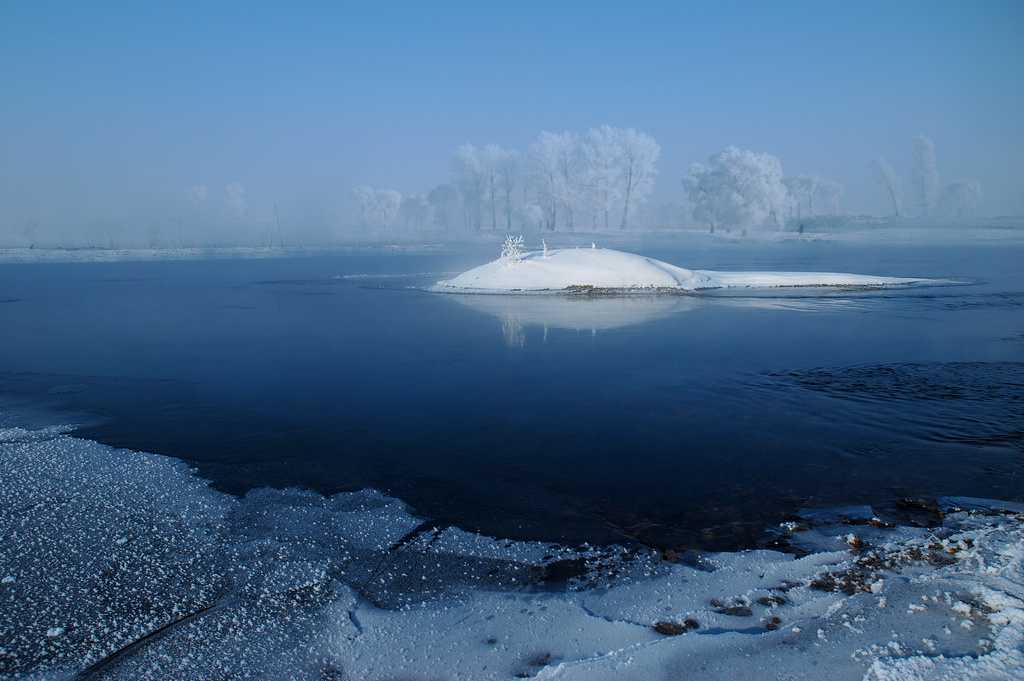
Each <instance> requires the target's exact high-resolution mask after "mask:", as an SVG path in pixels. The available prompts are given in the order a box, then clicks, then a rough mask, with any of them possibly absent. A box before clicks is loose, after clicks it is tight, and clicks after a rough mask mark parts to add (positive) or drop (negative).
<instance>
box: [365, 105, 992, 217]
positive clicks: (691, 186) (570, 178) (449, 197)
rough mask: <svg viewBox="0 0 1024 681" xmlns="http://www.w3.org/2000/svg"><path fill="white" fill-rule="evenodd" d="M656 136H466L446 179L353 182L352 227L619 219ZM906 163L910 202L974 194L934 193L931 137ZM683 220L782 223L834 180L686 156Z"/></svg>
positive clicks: (649, 171) (628, 213)
mask: <svg viewBox="0 0 1024 681" xmlns="http://www.w3.org/2000/svg"><path fill="white" fill-rule="evenodd" d="M659 153H660V148H659V147H658V144H657V143H656V142H655V141H654V139H653V138H652V137H650V136H649V135H646V134H644V133H642V132H637V131H636V130H634V129H633V128H624V129H623V128H613V127H611V126H607V125H605V126H601V127H600V128H591V129H590V130H589V131H588V132H587V133H586V135H584V136H582V137H581V136H579V135H576V134H575V133H569V132H566V133H562V134H554V133H550V132H543V133H541V135H540V137H539V138H538V139H537V141H536V142H534V143H533V144H532V145H531V146H530V149H529V151H528V152H527V153H526V155H525V156H522V155H520V153H519V152H518V151H516V150H515V149H504V148H502V147H500V146H498V145H496V144H488V145H486V146H484V147H483V148H478V147H475V146H473V145H471V144H466V145H463V146H461V147H459V148H458V149H457V150H456V152H455V153H454V155H453V157H452V163H451V170H452V182H451V183H449V184H442V185H439V186H438V187H435V188H434V189H433V190H432V191H431V192H430V193H429V194H426V195H412V196H409V197H406V198H405V199H403V198H402V196H401V195H400V194H399V193H398V192H396V191H394V190H390V189H372V188H370V187H357V188H356V189H354V190H352V192H351V194H350V197H349V198H350V203H351V205H352V210H353V212H354V214H355V215H356V216H357V218H358V220H359V223H360V224H361V225H362V226H363V227H364V228H380V227H383V228H385V229H386V228H389V227H391V226H393V225H396V224H398V225H404V226H405V227H407V228H415V229H424V228H427V227H433V228H439V229H450V228H455V227H461V228H464V229H473V230H479V229H494V230H497V229H502V230H507V231H513V229H523V230H530V229H537V230H547V231H554V230H555V229H564V230H567V231H572V230H574V229H576V228H577V227H578V226H580V225H582V226H584V227H585V228H589V229H612V228H616V227H617V228H619V229H626V228H627V227H628V226H629V221H630V218H631V217H632V216H633V215H634V213H635V212H636V209H637V208H638V206H640V205H641V204H642V203H644V202H645V201H646V199H647V197H648V195H649V194H650V191H651V189H652V187H653V184H654V179H653V178H654V175H655V173H656V172H657V161H658V155H659ZM874 166H875V172H876V178H877V180H878V182H879V184H880V185H882V187H883V188H884V189H885V191H886V194H887V196H889V197H890V198H891V199H892V202H893V206H894V212H895V215H896V217H901V216H902V212H901V211H902V208H901V205H902V204H901V201H902V180H901V179H900V178H899V176H898V175H896V173H895V172H894V171H893V170H892V169H891V168H890V167H889V165H888V164H887V163H886V162H885V160H884V159H882V158H881V157H879V158H878V159H876V161H875V164H874ZM914 167H915V174H916V184H917V186H918V189H919V191H920V193H919V195H918V196H919V199H920V202H921V205H922V214H923V215H926V216H927V215H928V214H929V211H930V210H932V209H933V205H934V206H936V207H937V208H940V209H941V210H942V212H943V213H946V214H955V215H960V214H961V213H963V212H964V211H965V210H968V209H970V208H972V207H973V206H974V205H975V204H976V202H977V199H978V197H979V196H980V194H981V188H980V186H979V185H978V183H977V182H975V181H973V180H957V181H955V182H953V183H951V184H950V185H948V186H947V187H946V189H945V191H943V192H942V193H941V195H939V192H938V171H937V170H936V167H935V154H934V146H933V145H932V143H931V141H930V140H928V138H926V137H924V136H921V135H919V136H918V137H917V138H916V139H915V166H914ZM682 184H683V188H684V189H685V192H686V196H687V198H688V200H689V205H688V210H687V212H688V213H689V216H690V218H691V219H692V221H693V223H695V224H697V225H701V226H704V227H706V228H708V229H709V230H710V231H712V232H714V231H715V230H716V229H717V228H719V227H725V228H728V229H737V230H746V229H759V228H761V229H773V230H778V229H782V228H783V226H784V225H785V224H786V221H787V220H790V219H794V218H795V219H796V220H797V221H801V220H804V219H806V218H807V217H810V216H813V215H815V214H838V212H839V198H840V195H841V194H842V191H843V188H842V186H841V185H839V184H837V183H835V182H832V181H830V180H826V179H823V178H821V177H818V176H816V175H792V176H784V175H783V173H782V163H781V161H779V159H778V158H777V157H775V156H772V155H771V154H768V153H754V152H752V151H747V150H741V149H738V148H736V147H728V148H726V149H725V150H723V151H722V152H720V153H718V154H715V155H713V156H711V157H710V158H709V159H708V162H707V165H703V164H700V163H694V164H693V165H692V166H691V167H690V171H689V172H688V173H687V175H686V177H685V178H683V181H682Z"/></svg>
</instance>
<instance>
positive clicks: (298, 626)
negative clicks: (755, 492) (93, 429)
mask: <svg viewBox="0 0 1024 681" xmlns="http://www.w3.org/2000/svg"><path fill="white" fill-rule="evenodd" d="M0 479H2V480H3V483H4V484H3V485H2V487H0V575H3V577H2V579H0V678H4V679H15V678H18V679H21V678H29V679H44V678H45V679H51V678H78V679H85V678H93V679H98V678H103V679H166V678H175V679H210V678H241V679H248V678H256V679H258V678H266V679H277V678H317V679H367V680H373V679H395V678H402V679H427V678H430V679H434V678H445V679H515V678H530V677H532V678H536V679H562V680H570V679H588V680H595V679H597V680H600V679H613V678H614V679H651V678H678V679H687V678H700V679H733V678H786V679H820V678H822V673H823V670H828V677H829V678H830V679H832V680H834V681H842V680H844V679H869V680H872V681H882V680H890V679H901V680H907V679H910V680H916V679H920V680H922V681H923V680H925V679H928V680H934V679H996V680H1003V679H1006V680H1009V679H1019V678H1021V676H1022V674H1024V514H1022V513H1021V511H1022V509H1021V508H1019V507H1016V506H1015V505H1012V504H1000V503H994V502H989V501H986V500H981V499H966V498H963V499H961V498H951V499H945V500H943V502H942V503H944V504H945V505H946V506H948V507H952V508H953V509H958V508H960V509H964V510H951V511H950V512H949V513H947V514H946V515H945V516H944V520H943V522H942V524H941V525H939V526H937V527H932V528H893V527H891V526H889V525H887V524H885V523H884V522H881V521H879V520H878V519H877V518H874V516H873V514H872V512H871V509H870V508H861V509H852V510H851V509H838V510H835V512H832V513H830V512H827V511H825V512H816V513H808V514H807V515H806V518H804V519H803V520H802V521H801V522H792V523H786V524H785V525H783V526H780V527H779V528H778V530H777V532H778V539H779V545H780V546H781V545H786V546H789V547H790V552H788V553H781V552H775V551H749V552H743V553H736V554H710V555H705V556H700V557H685V559H684V557H683V556H679V555H676V554H671V553H669V554H660V553H657V552H653V551H647V550H638V549H627V548H624V547H614V546H613V547H605V548H594V547H586V546H584V547H578V548H569V547H564V546H555V545H547V544H540V543H530V542H512V541H505V540H498V539H492V538H488V537H484V536H479V535H474V534H469V533H466V532H463V531H461V530H458V529H455V528H451V527H435V526H434V525H432V524H431V523H429V522H423V521H422V520H421V519H419V518H416V517H415V516H413V515H412V514H410V513H409V512H408V510H407V509H406V507H405V506H404V504H402V502H400V501H398V500H396V499H393V498H390V497H387V496H385V495H383V494H380V493H378V492H375V491H372V490H365V491H362V492H355V493H347V494H338V495H336V496H333V497H330V498H325V497H322V496H320V495H317V494H314V493H311V492H305V491H299V490H272V489H259V490H254V491H252V492H250V493H249V495H247V496H246V497H245V498H243V499H234V498H232V497H229V496H227V495H224V494H221V493H218V492H215V491H212V490H211V489H209V487H208V486H207V485H206V484H205V483H204V482H203V481H202V480H200V479H198V478H196V477H195V476H194V475H193V473H192V472H191V471H190V470H189V469H188V468H187V467H186V466H184V465H183V464H181V463H179V462H176V461H174V460H172V459H168V458H164V457H160V456H155V455H149V454H144V453H139V452H133V451H125V450H117V449H112V448H110V447H106V446H103V445H100V444H97V443H95V442H90V441H87V440H82V439H78V438H74V437H72V436H70V435H69V434H67V429H64V428H59V427H54V428H47V429H43V430H36V431H29V430H24V429H21V428H16V427H12V428H3V429H0Z"/></svg>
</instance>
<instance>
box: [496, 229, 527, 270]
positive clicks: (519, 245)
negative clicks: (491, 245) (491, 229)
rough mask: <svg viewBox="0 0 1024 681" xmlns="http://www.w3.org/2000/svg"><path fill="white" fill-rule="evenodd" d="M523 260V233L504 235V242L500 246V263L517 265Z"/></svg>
mask: <svg viewBox="0 0 1024 681" xmlns="http://www.w3.org/2000/svg"><path fill="white" fill-rule="evenodd" d="M522 261H523V235H522V234H520V235H519V236H512V235H511V234H509V235H508V236H507V237H505V244H504V245H503V246H502V247H501V265H502V267H504V266H505V265H518V264H519V263H521V262H522Z"/></svg>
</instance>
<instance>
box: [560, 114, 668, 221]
mask: <svg viewBox="0 0 1024 681" xmlns="http://www.w3.org/2000/svg"><path fill="white" fill-rule="evenodd" d="M660 152H661V149H660V148H659V147H658V144H657V143H656V142H655V141H654V138H652V137H651V136H650V135H647V134H644V133H642V132H637V131H636V130H634V129H633V128H625V129H623V128H613V127H611V126H610V125H602V126H601V127H600V128H591V129H590V130H589V131H588V132H587V134H586V136H585V137H584V138H583V141H582V143H581V145H580V154H581V157H582V160H583V163H582V166H583V168H582V173H581V183H582V185H583V189H584V190H585V191H584V192H583V195H584V198H585V201H586V204H587V206H588V207H589V208H590V211H591V216H592V220H593V224H594V227H595V228H596V227H597V226H598V222H599V220H600V221H601V222H602V223H603V224H604V227H605V228H606V229H607V228H608V226H609V216H610V214H611V212H612V211H613V210H621V219H620V220H619V226H620V228H622V229H625V228H626V226H627V225H628V222H629V217H630V216H631V215H632V214H633V212H634V211H635V210H636V207H637V206H638V205H639V204H641V203H642V202H643V201H644V200H645V199H646V198H647V195H648V194H649V193H650V191H651V188H652V187H653V185H654V179H653V175H654V174H655V173H656V172H657V161H658V155H659V154H660Z"/></svg>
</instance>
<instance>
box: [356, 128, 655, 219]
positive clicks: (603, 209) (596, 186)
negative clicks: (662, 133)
mask: <svg viewBox="0 0 1024 681" xmlns="http://www.w3.org/2000/svg"><path fill="white" fill-rule="evenodd" d="M660 152H661V149H660V147H659V146H658V144H657V142H655V141H654V139H653V138H652V137H651V136H650V135H647V134H645V133H642V132H638V131H636V130H634V129H633V128H613V127H611V126H608V125H604V126H601V127H600V128H592V129H591V130H589V131H588V132H587V134H586V135H584V136H583V137H580V136H579V135H577V134H575V133H571V132H565V133H561V134H555V133H550V132H542V133H541V135H540V137H539V138H538V139H537V141H536V142H534V143H533V144H532V145H531V146H530V149H529V151H527V153H526V154H525V156H523V155H522V154H520V153H519V151H517V150H516V149H504V148H502V147H500V146H498V145H497V144H488V145H486V146H484V147H483V148H478V147H475V146H473V145H472V144H464V145H463V146H461V147H459V148H458V149H456V150H455V153H454V154H453V156H452V161H451V170H452V181H451V183H446V184H442V185H439V186H437V187H435V188H434V189H433V190H431V191H430V193H429V194H427V195H426V196H423V195H412V196H409V197H407V198H405V199H404V200H403V199H401V197H398V210H397V221H398V222H399V223H400V224H403V225H405V227H407V228H414V229H423V228H425V227H428V226H432V227H434V228H439V229H451V228H455V227H459V228H463V229H471V230H480V229H499V228H500V229H504V230H508V231H511V230H512V229H513V227H514V226H516V227H520V228H524V229H539V230H547V231H554V230H556V229H564V230H567V231H572V230H574V229H576V227H577V225H578V224H586V225H587V226H588V227H590V228H593V229H597V228H604V229H609V228H611V227H612V226H613V225H614V226H616V227H618V228H619V229H626V228H627V227H628V226H629V220H630V218H631V217H632V216H633V215H634V214H635V212H636V209H637V207H639V206H640V205H641V204H643V203H644V202H645V201H646V200H647V196H648V195H649V194H650V192H651V188H652V187H653V186H654V175H655V173H657V162H658V155H659V154H660ZM389 191H391V190H375V189H371V188H369V187H357V188H355V189H353V190H352V192H351V193H350V194H349V200H350V203H351V207H352V211H353V214H354V215H355V216H356V217H357V218H358V221H359V222H360V224H361V225H362V226H364V227H369V228H388V227H390V226H391V225H392V222H391V221H390V220H389V219H388V216H389V211H388V209H387V207H386V206H388V205H390V204H392V203H393V202H394V196H393V195H387V194H386V192H389Z"/></svg>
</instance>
